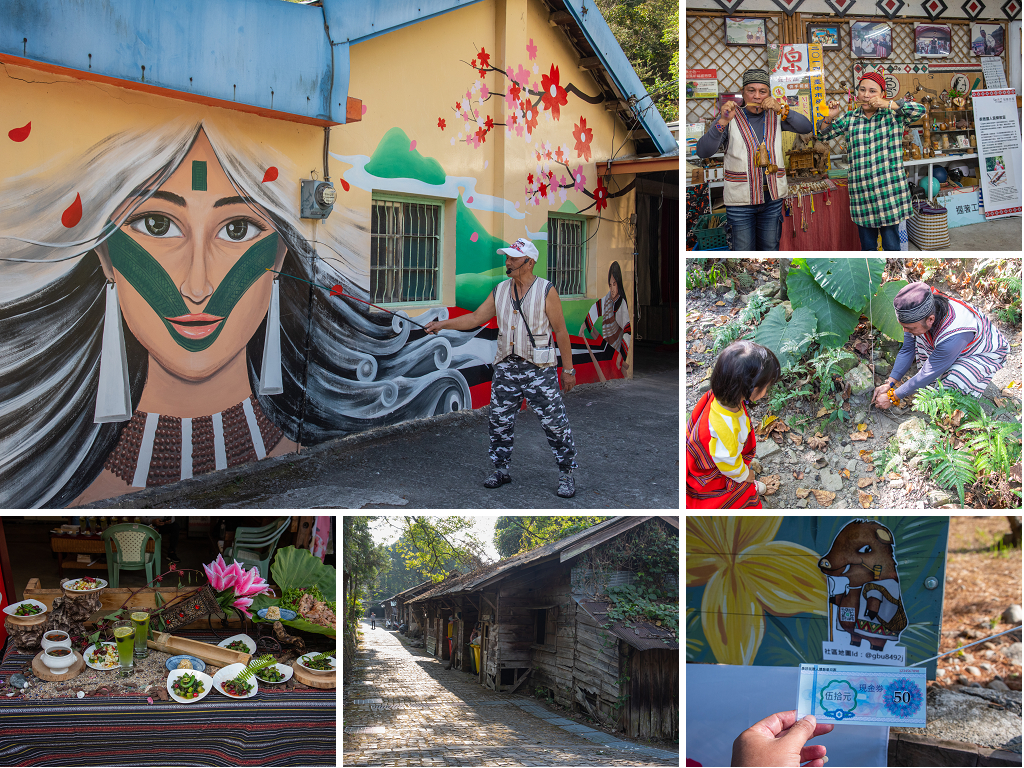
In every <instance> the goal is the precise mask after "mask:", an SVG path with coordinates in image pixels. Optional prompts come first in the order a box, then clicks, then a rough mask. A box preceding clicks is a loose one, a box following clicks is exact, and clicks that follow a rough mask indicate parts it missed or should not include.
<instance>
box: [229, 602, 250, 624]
mask: <svg viewBox="0 0 1024 768" xmlns="http://www.w3.org/2000/svg"><path fill="white" fill-rule="evenodd" d="M250 605H252V598H251V597H240V598H238V599H237V600H235V602H233V603H232V604H231V607H232V608H237V609H238V610H240V611H241V612H242V613H244V614H245V615H246V618H250V619H251V618H252V614H251V613H249V611H248V608H249V606H250Z"/></svg>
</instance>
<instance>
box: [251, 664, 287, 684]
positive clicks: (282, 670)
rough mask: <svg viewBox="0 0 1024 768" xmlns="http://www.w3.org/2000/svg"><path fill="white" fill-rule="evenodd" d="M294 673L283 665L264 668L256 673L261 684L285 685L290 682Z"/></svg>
mask: <svg viewBox="0 0 1024 768" xmlns="http://www.w3.org/2000/svg"><path fill="white" fill-rule="evenodd" d="M293 674H294V673H293V672H292V668H291V667H288V666H285V665H284V664H274V665H273V666H271V667H264V668H263V669H261V670H260V671H259V672H257V673H256V677H258V678H259V681H260V682H261V683H286V682H288V681H289V680H291V677H292V675H293Z"/></svg>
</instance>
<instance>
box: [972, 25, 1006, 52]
mask: <svg viewBox="0 0 1024 768" xmlns="http://www.w3.org/2000/svg"><path fill="white" fill-rule="evenodd" d="M1004 35H1005V31H1004V30H1003V25H1002V24H971V53H973V54H974V55H975V56H1002V55H1003V48H1004V46H1005V41H1004V40H1003V36H1004Z"/></svg>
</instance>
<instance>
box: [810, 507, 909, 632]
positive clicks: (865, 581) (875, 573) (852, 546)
mask: <svg viewBox="0 0 1024 768" xmlns="http://www.w3.org/2000/svg"><path fill="white" fill-rule="evenodd" d="M818 568H819V569H821V572H822V573H824V574H825V575H826V576H827V577H828V587H829V589H828V592H829V602H830V603H832V604H833V605H835V606H836V610H835V617H836V618H835V622H834V624H833V627H834V628H835V629H837V630H841V631H843V632H848V633H849V635H850V644H851V645H856V646H859V645H860V643H861V640H867V641H868V642H869V643H870V644H871V648H872V649H873V650H875V651H881V650H882V649H884V648H885V642H886V640H899V637H900V632H902V631H903V630H904V629H905V628H906V626H907V614H906V611H904V610H903V601H902V599H901V597H900V579H899V574H898V573H897V572H896V548H895V542H894V541H893V536H892V532H891V531H890V530H889V529H888V528H886V527H885V526H884V525H882V524H881V523H878V522H874V521H871V520H862V519H857V520H853V521H851V522H850V523H848V524H847V525H846V526H844V527H843V529H842V530H841V531H840V532H839V535H838V536H836V538H835V541H833V542H832V548H831V549H829V551H828V554H826V555H825V556H824V557H823V558H821V560H819V561H818Z"/></svg>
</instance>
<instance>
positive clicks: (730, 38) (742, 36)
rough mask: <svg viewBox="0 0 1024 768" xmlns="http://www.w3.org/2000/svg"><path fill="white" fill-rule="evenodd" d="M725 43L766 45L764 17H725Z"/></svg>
mask: <svg viewBox="0 0 1024 768" xmlns="http://www.w3.org/2000/svg"><path fill="white" fill-rule="evenodd" d="M725 44H726V45H756V46H761V47H765V46H767V45H768V28H767V25H766V23H765V20H764V19H738V18H733V17H730V16H726V17H725Z"/></svg>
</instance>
